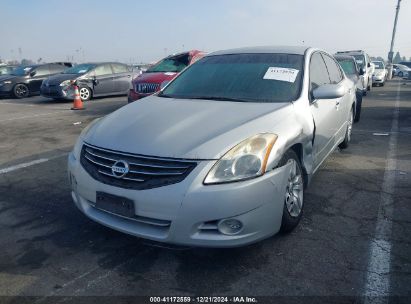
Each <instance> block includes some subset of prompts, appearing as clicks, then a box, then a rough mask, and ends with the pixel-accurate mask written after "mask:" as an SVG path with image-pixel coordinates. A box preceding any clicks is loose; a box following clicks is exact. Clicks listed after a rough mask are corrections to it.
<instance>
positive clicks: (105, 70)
mask: <svg viewBox="0 0 411 304" xmlns="http://www.w3.org/2000/svg"><path fill="white" fill-rule="evenodd" d="M94 73H95V75H96V76H102V75H108V74H112V73H113V72H112V71H111V67H110V65H109V64H102V65H99V66H98V67H96V68H95V69H94Z"/></svg>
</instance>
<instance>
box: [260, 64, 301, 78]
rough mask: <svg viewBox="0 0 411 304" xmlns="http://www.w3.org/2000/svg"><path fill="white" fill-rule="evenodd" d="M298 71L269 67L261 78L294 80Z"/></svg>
mask: <svg viewBox="0 0 411 304" xmlns="http://www.w3.org/2000/svg"><path fill="white" fill-rule="evenodd" d="M298 72H299V70H296V69H289V68H277V67H269V68H268V70H267V72H266V73H265V75H264V77H263V79H269V80H279V81H287V82H295V79H296V78H297V75H298Z"/></svg>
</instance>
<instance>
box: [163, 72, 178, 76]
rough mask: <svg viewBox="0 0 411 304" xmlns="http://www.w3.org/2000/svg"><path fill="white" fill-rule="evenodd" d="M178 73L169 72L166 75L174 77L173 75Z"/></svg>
mask: <svg viewBox="0 0 411 304" xmlns="http://www.w3.org/2000/svg"><path fill="white" fill-rule="evenodd" d="M175 74H176V73H174V72H167V73H164V75H167V76H173V75H175Z"/></svg>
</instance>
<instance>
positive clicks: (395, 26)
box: [388, 0, 401, 79]
mask: <svg viewBox="0 0 411 304" xmlns="http://www.w3.org/2000/svg"><path fill="white" fill-rule="evenodd" d="M400 4H401V0H398V4H397V8H396V9H395V20H394V28H393V30H392V38H391V46H390V51H389V53H388V62H389V63H390V66H389V69H388V77H389V79H391V77H392V59H393V57H394V40H395V33H396V31H397V21H398V13H399V12H400Z"/></svg>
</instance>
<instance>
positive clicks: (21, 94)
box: [13, 83, 30, 99]
mask: <svg viewBox="0 0 411 304" xmlns="http://www.w3.org/2000/svg"><path fill="white" fill-rule="evenodd" d="M29 95H30V91H29V88H28V87H27V86H26V85H25V84H24V83H18V84H16V85H15V86H14V88H13V96H14V97H16V98H18V99H20V98H26V97H28V96H29Z"/></svg>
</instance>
